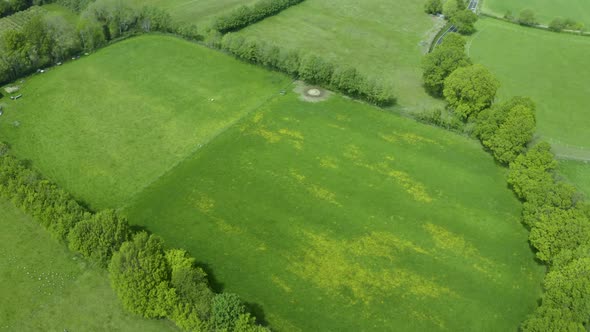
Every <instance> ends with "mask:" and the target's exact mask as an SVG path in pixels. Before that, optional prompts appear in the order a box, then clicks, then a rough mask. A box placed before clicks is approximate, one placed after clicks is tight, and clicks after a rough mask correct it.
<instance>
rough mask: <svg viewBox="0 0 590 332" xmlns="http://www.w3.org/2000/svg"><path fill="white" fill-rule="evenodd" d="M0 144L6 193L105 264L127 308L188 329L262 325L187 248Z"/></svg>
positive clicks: (0, 185) (256, 331)
mask: <svg viewBox="0 0 590 332" xmlns="http://www.w3.org/2000/svg"><path fill="white" fill-rule="evenodd" d="M8 150H9V149H8V146H7V145H6V144H2V143H0V197H3V198H6V199H8V200H10V201H11V202H12V203H14V204H15V205H16V206H17V207H19V208H21V209H22V210H23V211H24V212H26V213H28V214H30V215H32V216H33V217H34V218H35V219H36V220H38V221H39V222H40V223H41V224H42V225H43V226H44V227H45V228H46V229H47V230H48V231H49V232H50V233H51V234H52V235H53V236H54V237H55V238H57V239H59V240H60V241H62V242H63V243H66V244H68V246H69V248H70V249H71V250H73V251H75V252H78V253H80V254H81V255H82V256H84V257H85V258H87V259H89V260H91V261H93V262H95V263H96V264H97V265H99V266H102V267H107V266H108V270H109V276H110V279H111V283H112V286H113V289H114V290H115V292H116V293H117V295H118V296H119V298H120V299H121V301H122V303H123V305H124V307H125V308H126V309H127V310H129V311H130V312H133V313H135V314H138V315H140V316H142V317H145V318H169V319H170V320H172V321H173V322H174V323H175V324H176V325H177V326H178V327H180V328H181V329H183V330H185V331H241V332H264V331H268V329H266V328H264V327H262V326H259V325H257V324H256V322H255V318H254V317H253V316H251V315H250V314H249V313H248V312H247V311H246V308H245V306H244V304H243V303H242V302H241V301H240V299H239V297H238V296H237V295H235V294H230V293H221V294H216V293H214V292H213V291H212V290H211V288H210V287H209V283H208V280H207V274H206V273H205V272H204V271H203V270H202V269H201V268H199V267H197V266H196V264H195V259H194V258H192V257H190V255H189V254H188V253H187V252H186V251H184V250H181V249H167V250H165V249H164V244H163V241H162V239H161V238H159V237H157V236H155V235H150V234H147V233H146V232H139V233H137V234H134V232H133V231H132V230H131V228H130V227H129V224H128V222H127V220H126V219H125V218H122V217H121V216H119V215H118V214H117V213H116V212H115V211H113V210H105V211H100V212H98V213H92V212H91V211H88V210H87V209H86V208H84V207H83V206H81V205H80V204H78V202H76V200H75V199H74V198H73V197H72V196H70V195H69V194H68V193H66V192H65V191H64V190H62V189H60V188H59V187H57V186H56V185H55V184H53V183H51V182H50V181H47V180H45V179H43V177H42V176H41V175H40V174H39V173H37V172H35V171H34V170H32V169H31V168H30V167H27V166H26V165H25V164H23V163H22V162H21V161H19V160H18V159H16V158H15V157H14V156H12V155H10V154H9V151H8Z"/></svg>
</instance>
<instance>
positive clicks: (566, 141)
mask: <svg viewBox="0 0 590 332" xmlns="http://www.w3.org/2000/svg"><path fill="white" fill-rule="evenodd" d="M477 29H478V32H477V33H476V34H475V35H474V36H473V38H472V40H471V41H470V43H469V44H470V47H469V53H470V55H471V57H472V58H473V60H474V61H475V62H478V63H482V64H484V65H486V66H488V67H489V68H490V69H491V70H492V72H493V73H494V74H496V76H497V77H498V78H499V80H500V82H501V85H502V86H501V88H500V92H499V98H500V99H506V98H509V97H511V96H518V95H523V96H530V97H532V98H533V99H534V100H535V102H536V103H537V120H538V121H537V122H538V123H537V126H538V133H539V134H540V135H541V136H542V137H543V138H544V139H547V140H549V141H550V142H551V143H552V144H553V145H554V146H555V147H556V149H558V150H559V151H558V153H559V152H560V151H563V154H564V155H570V156H574V157H579V158H586V159H589V158H590V153H589V152H590V150H589V149H588V148H590V130H588V124H589V123H590V109H589V108H588V107H587V105H589V104H590V85H589V84H588V77H590V67H589V66H588V64H587V60H588V54H590V38H587V37H580V36H573V35H567V34H557V33H553V32H546V31H541V30H537V29H530V28H525V27H521V26H518V25H515V24H509V23H505V22H502V21H498V20H494V19H490V18H482V19H480V20H479V22H478V23H477ZM576 146H578V147H579V149H576ZM576 150H577V151H576Z"/></svg>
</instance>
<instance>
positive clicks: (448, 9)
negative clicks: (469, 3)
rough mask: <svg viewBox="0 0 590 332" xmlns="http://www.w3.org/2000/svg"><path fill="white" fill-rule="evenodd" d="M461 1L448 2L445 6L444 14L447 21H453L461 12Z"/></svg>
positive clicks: (451, 0)
mask: <svg viewBox="0 0 590 332" xmlns="http://www.w3.org/2000/svg"><path fill="white" fill-rule="evenodd" d="M460 5H461V0H447V1H445V3H444V4H443V10H442V12H443V14H444V15H445V17H446V18H447V19H451V18H452V17H453V16H454V15H455V14H456V13H457V12H458V11H459V10H461V7H460Z"/></svg>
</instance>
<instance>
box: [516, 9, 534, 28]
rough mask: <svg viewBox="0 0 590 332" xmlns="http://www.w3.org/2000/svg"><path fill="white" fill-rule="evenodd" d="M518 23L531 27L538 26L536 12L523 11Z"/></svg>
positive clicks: (530, 10)
mask: <svg viewBox="0 0 590 332" xmlns="http://www.w3.org/2000/svg"><path fill="white" fill-rule="evenodd" d="M518 23H520V24H522V25H529V26H532V25H536V24H537V19H536V18H535V12H534V11H533V10H532V9H528V8H527V9H523V10H522V11H521V12H520V14H519V15H518Z"/></svg>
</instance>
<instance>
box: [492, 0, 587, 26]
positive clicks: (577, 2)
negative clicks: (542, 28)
mask: <svg viewBox="0 0 590 332" xmlns="http://www.w3.org/2000/svg"><path fill="white" fill-rule="evenodd" d="M527 8H528V9H532V10H533V11H534V12H535V16H536V17H537V20H538V21H539V22H540V23H542V24H549V22H551V20H553V19H554V18H556V17H558V16H559V17H562V18H571V19H573V20H575V21H578V22H582V23H584V25H585V26H586V28H590V2H588V1H587V0H568V1H566V2H563V1H555V0H518V1H515V0H486V1H484V2H483V12H487V13H490V14H494V15H497V16H504V14H506V12H507V11H511V12H512V14H513V15H515V16H518V14H519V13H520V11H522V10H523V9H527Z"/></svg>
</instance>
